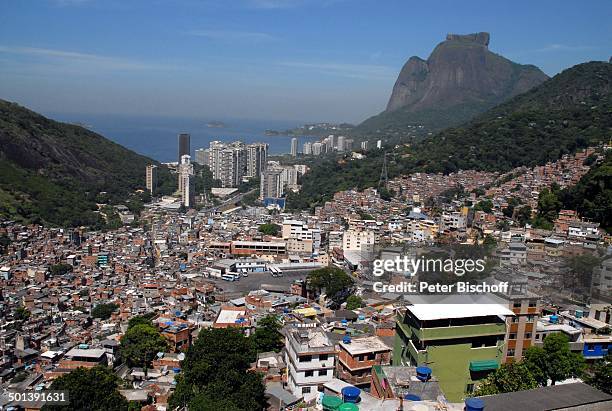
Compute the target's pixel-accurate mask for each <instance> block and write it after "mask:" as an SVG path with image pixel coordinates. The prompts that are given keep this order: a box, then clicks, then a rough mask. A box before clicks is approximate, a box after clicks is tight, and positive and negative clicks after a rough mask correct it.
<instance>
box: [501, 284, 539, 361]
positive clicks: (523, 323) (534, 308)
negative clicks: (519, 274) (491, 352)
mask: <svg viewBox="0 0 612 411" xmlns="http://www.w3.org/2000/svg"><path fill="white" fill-rule="evenodd" d="M501 296H502V297H503V298H505V299H506V300H508V308H510V309H511V310H512V312H513V313H514V315H513V316H509V317H506V326H507V327H506V329H507V331H506V342H507V344H506V346H505V347H504V362H513V361H520V360H521V359H522V358H523V355H524V353H525V350H526V349H527V348H529V347H532V346H533V345H535V342H536V325H537V321H538V317H539V316H540V305H539V303H538V300H539V296H538V295H537V294H535V293H532V292H530V291H528V290H527V281H524V282H517V281H515V282H513V283H510V284H509V286H508V292H507V293H506V294H502V295H501Z"/></svg>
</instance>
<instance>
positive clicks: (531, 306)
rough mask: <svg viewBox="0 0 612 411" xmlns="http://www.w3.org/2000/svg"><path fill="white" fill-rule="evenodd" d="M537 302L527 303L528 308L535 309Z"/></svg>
mask: <svg viewBox="0 0 612 411" xmlns="http://www.w3.org/2000/svg"><path fill="white" fill-rule="evenodd" d="M537 305H538V302H537V301H529V307H530V308H533V307H537Z"/></svg>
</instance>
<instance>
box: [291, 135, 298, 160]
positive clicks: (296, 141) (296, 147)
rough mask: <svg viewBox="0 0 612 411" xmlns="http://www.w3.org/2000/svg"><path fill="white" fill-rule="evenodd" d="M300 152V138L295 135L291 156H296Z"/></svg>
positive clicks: (292, 141) (292, 140)
mask: <svg viewBox="0 0 612 411" xmlns="http://www.w3.org/2000/svg"><path fill="white" fill-rule="evenodd" d="M297 152H298V139H297V138H295V137H293V138H292V139H291V156H292V157H296V156H297Z"/></svg>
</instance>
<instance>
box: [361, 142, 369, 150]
mask: <svg viewBox="0 0 612 411" xmlns="http://www.w3.org/2000/svg"><path fill="white" fill-rule="evenodd" d="M361 149H362V150H363V151H367V150H368V140H366V141H362V142H361Z"/></svg>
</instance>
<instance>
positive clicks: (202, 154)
mask: <svg viewBox="0 0 612 411" xmlns="http://www.w3.org/2000/svg"><path fill="white" fill-rule="evenodd" d="M209 162H210V150H209V149H207V148H198V149H197V150H196V151H195V163H198V164H199V165H201V166H208V165H209Z"/></svg>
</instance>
